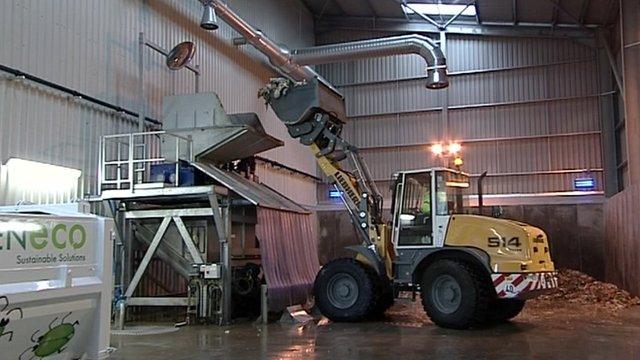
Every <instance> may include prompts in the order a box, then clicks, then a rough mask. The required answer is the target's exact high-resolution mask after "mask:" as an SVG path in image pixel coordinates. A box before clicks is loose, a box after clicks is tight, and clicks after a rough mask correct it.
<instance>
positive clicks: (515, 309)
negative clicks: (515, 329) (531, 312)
mask: <svg viewBox="0 0 640 360" xmlns="http://www.w3.org/2000/svg"><path fill="white" fill-rule="evenodd" d="M524 305H525V300H520V299H495V300H494V301H492V302H491V305H490V308H489V314H488V318H487V322H489V323H501V322H505V321H509V320H511V319H513V318H514V317H516V316H518V314H520V312H521V311H522V309H523V308H524Z"/></svg>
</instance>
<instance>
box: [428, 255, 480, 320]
mask: <svg viewBox="0 0 640 360" xmlns="http://www.w3.org/2000/svg"><path fill="white" fill-rule="evenodd" d="M420 287H421V291H422V294H421V295H422V306H423V307H424V310H425V311H426V313H427V315H428V316H429V318H430V319H431V321H433V322H434V323H435V324H436V325H438V326H441V327H445V328H451V329H467V328H470V327H474V326H478V325H481V324H483V323H484V322H485V320H486V319H487V315H488V310H489V303H490V301H491V299H492V292H491V290H492V289H491V287H490V282H489V281H488V280H487V279H486V276H485V275H484V274H482V273H481V272H480V271H479V270H478V269H476V268H475V267H474V266H472V265H470V264H467V263H465V262H461V261H456V260H448V259H444V260H439V261H436V262H435V263H433V264H431V265H430V266H429V267H428V268H427V269H426V270H425V272H424V273H423V276H422V282H421V284H420Z"/></svg>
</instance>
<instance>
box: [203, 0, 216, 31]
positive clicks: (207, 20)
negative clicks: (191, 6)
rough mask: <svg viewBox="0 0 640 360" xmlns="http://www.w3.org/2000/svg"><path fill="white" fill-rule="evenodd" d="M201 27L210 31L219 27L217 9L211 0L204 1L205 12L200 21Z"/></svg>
mask: <svg viewBox="0 0 640 360" xmlns="http://www.w3.org/2000/svg"><path fill="white" fill-rule="evenodd" d="M200 27H201V28H203V29H205V30H209V31H214V30H218V28H219V26H218V17H217V16H216V10H215V9H214V8H213V5H212V4H211V1H209V0H207V1H205V2H203V12H202V20H201V21H200Z"/></svg>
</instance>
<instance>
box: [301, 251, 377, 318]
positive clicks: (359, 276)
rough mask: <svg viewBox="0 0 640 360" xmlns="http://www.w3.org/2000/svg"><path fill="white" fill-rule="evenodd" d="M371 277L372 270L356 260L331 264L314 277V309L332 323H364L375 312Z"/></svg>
mask: <svg viewBox="0 0 640 360" xmlns="http://www.w3.org/2000/svg"><path fill="white" fill-rule="evenodd" d="M374 276H375V272H374V271H373V269H369V268H368V267H367V265H364V264H362V263H360V262H359V261H357V260H355V259H349V258H345V259H337V260H333V261H331V262H329V263H327V264H326V265H325V266H323V267H322V269H320V272H319V273H318V275H317V276H316V280H315V284H314V290H313V291H314V296H315V300H316V305H317V306H318V308H319V309H320V311H321V312H322V314H323V315H324V316H326V317H328V318H329V319H331V320H332V321H360V320H363V319H364V318H366V317H367V316H369V315H371V314H372V313H373V312H374V311H375V309H376V308H377V305H376V300H377V296H376V292H377V291H378V289H377V288H378V286H377V285H378V284H377V279H375V277H374Z"/></svg>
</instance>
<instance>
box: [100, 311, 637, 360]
mask: <svg viewBox="0 0 640 360" xmlns="http://www.w3.org/2000/svg"><path fill="white" fill-rule="evenodd" d="M112 346H114V347H116V348H118V350H117V351H116V352H115V353H114V354H113V355H112V359H114V360H119V359H128V360H129V359H136V360H138V359H141V360H154V359H171V360H182V359H250V360H256V359H331V360H338V359H393V358H395V359H411V358H427V357H428V358H429V359H514V358H520V359H577V358H580V359H616V360H622V359H640V307H635V308H632V309H626V310H621V311H620V312H619V313H617V314H612V313H608V312H603V310H602V309H599V308H597V307H594V306H584V305H582V306H580V305H570V304H536V303H534V304H531V306H529V304H528V308H527V309H525V311H524V312H523V314H521V315H520V316H518V317H517V318H516V319H515V320H514V321H512V322H510V323H507V324H503V325H500V326H496V327H492V328H487V329H480V330H468V331H454V330H447V329H441V328H438V327H436V326H435V325H433V324H431V323H430V322H429V321H428V319H426V317H425V316H424V315H423V314H422V312H421V311H420V308H419V305H418V304H414V303H409V302H408V301H404V300H401V301H400V302H399V304H397V305H396V306H394V307H393V308H392V309H390V310H389V312H388V313H387V316H386V318H385V319H382V320H380V321H377V322H367V323H356V324H346V323H328V324H325V325H318V324H316V323H313V322H312V323H309V324H307V325H291V324H271V325H268V326H265V327H263V326H256V325H252V324H250V323H244V324H237V325H233V326H229V327H223V328H221V327H216V326H207V327H205V326H193V327H185V328H182V329H180V330H179V331H178V332H174V333H170V334H163V335H152V336H113V337H112Z"/></svg>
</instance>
